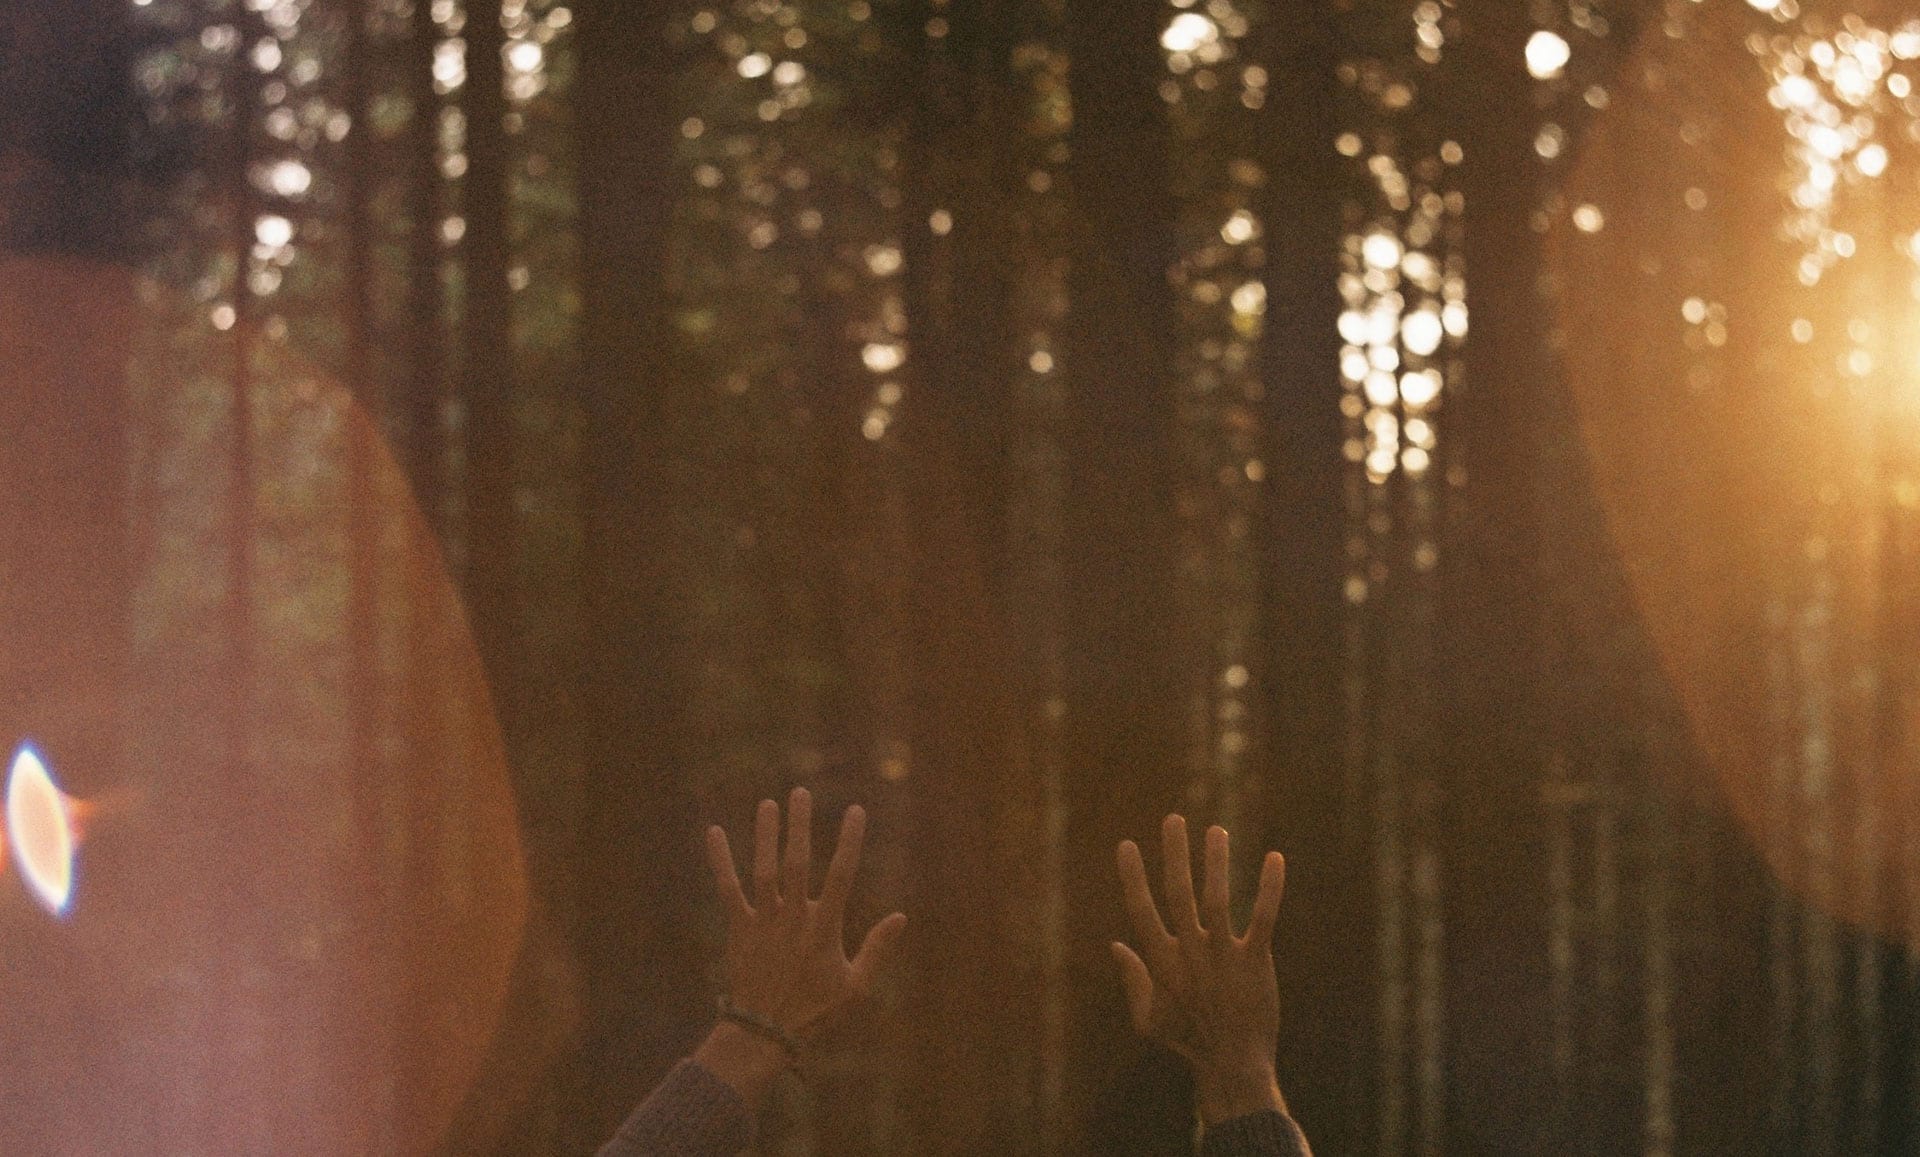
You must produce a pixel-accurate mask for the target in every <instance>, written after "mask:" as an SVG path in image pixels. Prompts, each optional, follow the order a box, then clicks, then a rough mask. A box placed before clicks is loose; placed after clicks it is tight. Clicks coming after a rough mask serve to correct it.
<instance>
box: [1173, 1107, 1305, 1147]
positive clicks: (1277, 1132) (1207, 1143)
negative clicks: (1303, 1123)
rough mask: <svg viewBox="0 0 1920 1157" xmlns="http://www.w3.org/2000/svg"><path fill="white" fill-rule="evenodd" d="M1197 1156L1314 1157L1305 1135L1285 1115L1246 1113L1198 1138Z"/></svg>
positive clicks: (1221, 1123)
mask: <svg viewBox="0 0 1920 1157" xmlns="http://www.w3.org/2000/svg"><path fill="white" fill-rule="evenodd" d="M1200 1157H1313V1155H1312V1153H1311V1152H1310V1151H1309V1150H1308V1149H1307V1138H1306V1134H1304V1133H1302V1132H1301V1131H1300V1126H1298V1125H1296V1124H1294V1123H1293V1118H1291V1117H1289V1116H1287V1115H1286V1114H1285V1113H1277V1112H1272V1111H1269V1112H1265V1113H1249V1114H1248V1115H1246V1116H1244V1117H1235V1118H1233V1119H1232V1120H1230V1121H1222V1122H1220V1123H1219V1124H1218V1125H1214V1126H1212V1127H1211V1128H1209V1129H1208V1130H1207V1131H1206V1133H1205V1134H1204V1135H1202V1137H1201V1138H1200Z"/></svg>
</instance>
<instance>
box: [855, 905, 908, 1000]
mask: <svg viewBox="0 0 1920 1157" xmlns="http://www.w3.org/2000/svg"><path fill="white" fill-rule="evenodd" d="M906 927H907V916H906V913H904V912H895V913H894V914H893V915H891V916H888V917H887V918H886V919H884V920H882V921H880V923H878V924H875V925H874V926H873V927H872V928H871V929H869V930H868V931H867V938H866V939H865V940H863V941H861V942H860V951H858V952H856V953H854V956H853V960H852V962H851V963H850V964H848V966H847V968H848V973H849V979H850V980H851V981H852V983H853V990H854V991H855V992H858V993H860V994H861V995H862V996H864V995H866V994H867V993H868V992H869V991H871V989H872V987H873V976H874V973H876V972H878V971H879V970H880V967H881V965H883V964H885V963H886V962H887V960H888V958H889V957H891V956H892V955H893V948H894V943H895V942H896V941H898V940H899V939H900V933H901V932H903V931H905V930H906Z"/></svg>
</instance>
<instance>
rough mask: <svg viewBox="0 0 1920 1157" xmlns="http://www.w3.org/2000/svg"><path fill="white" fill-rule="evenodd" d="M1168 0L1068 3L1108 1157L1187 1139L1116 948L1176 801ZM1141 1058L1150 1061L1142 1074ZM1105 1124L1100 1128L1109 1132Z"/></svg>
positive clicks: (1076, 401)
mask: <svg viewBox="0 0 1920 1157" xmlns="http://www.w3.org/2000/svg"><path fill="white" fill-rule="evenodd" d="M1164 12H1165V9H1164V7H1163V6H1162V5H1160V4H1157V3H1151V2H1148V0H1124V2H1120V3H1113V2H1100V3H1093V2H1084V0H1083V2H1079V3H1069V4H1068V5H1067V16H1068V33H1069V39H1068V43H1069V46H1070V49H1071V53H1072V67H1071V72H1070V75H1071V78H1072V99H1073V108H1074V119H1073V131H1072V133H1071V135H1070V138H1069V142H1070V145H1071V148H1072V157H1073V162H1072V165H1071V167H1070V169H1069V175H1070V180H1071V184H1072V195H1073V197H1074V199H1075V205H1076V207H1077V210H1078V234H1077V236H1076V238H1075V244H1074V246H1073V252H1072V255H1071V258H1072V269H1073V272H1072V275H1071V278H1070V281H1069V291H1070V294H1071V298H1072V312H1071V314H1070V315H1069V319H1068V323H1067V326H1066V327H1065V328H1066V343H1065V344H1066V352H1067V364H1068V366H1069V372H1070V373H1071V374H1072V380H1073V383H1074V386H1073V392H1072V394H1071V395H1070V397H1069V400H1068V403H1067V411H1068V412H1067V436H1066V450H1067V470H1068V479H1067V489H1066V542H1065V556H1066V557H1065V558H1064V559H1063V564H1064V567H1065V572H1066V584H1065V585H1066V590H1067V603H1066V611H1067V614H1066V619H1067V639H1066V643H1067V655H1068V660H1067V663H1068V666H1067V678H1068V686H1067V702H1066V705H1065V706H1066V712H1067V736H1068V738H1067V753H1068V760H1069V768H1070V771H1069V775H1070V782H1069V789H1068V798H1069V802H1068V809H1069V810H1068V817H1067V822H1068V830H1069V833H1070V834H1069V837H1068V841H1067V848H1068V854H1067V864H1068V868H1067V873H1068V874H1067V880H1068V887H1067V891H1066V897H1067V905H1068V911H1069V912H1070V913H1072V914H1073V915H1072V919H1071V921H1070V923H1069V924H1068V926H1067V928H1066V935H1067V936H1068V937H1069V939H1070V943H1071V945H1072V947H1071V948H1070V949H1069V950H1068V951H1069V959H1070V962H1071V963H1070V965H1069V970H1068V975H1069V977H1070V978H1071V982H1072V987H1073V988H1074V990H1075V991H1077V992H1079V993H1081V994H1083V997H1082V1003H1081V1004H1080V1006H1079V1009H1080V1015H1079V1018H1078V1020H1077V1023H1076V1024H1075V1026H1074V1034H1073V1036H1074V1040H1075V1045H1076V1049H1077V1052H1078V1057H1077V1063H1076V1064H1075V1066H1074V1067H1075V1068H1076V1069H1077V1070H1078V1072H1077V1074H1076V1076H1077V1080H1076V1081H1075V1084H1076V1085H1077V1089H1075V1090H1074V1092H1073V1093H1072V1094H1070V1101H1069V1104H1070V1106H1071V1108H1072V1111H1076V1112H1078V1113H1081V1114H1086V1115H1087V1118H1086V1119H1087V1120H1088V1121H1089V1128H1090V1130H1091V1140H1092V1143H1093V1145H1094V1147H1095V1148H1098V1149H1100V1150H1101V1151H1102V1152H1110V1153H1130V1152H1150V1151H1155V1150H1156V1147H1158V1146H1162V1145H1165V1144H1168V1143H1170V1141H1171V1140H1172V1138H1174V1137H1176V1136H1178V1135H1180V1134H1181V1133H1182V1132H1183V1131H1184V1130H1183V1127H1182V1125H1181V1120H1180V1119H1181V1116H1182V1108H1183V1107H1184V1106H1176V1105H1172V1104H1168V1103H1166V1093H1165V1092H1164V1090H1166V1089H1168V1088H1170V1087H1177V1080H1176V1079H1175V1076H1174V1074H1175V1073H1176V1072H1177V1071H1178V1070H1177V1068H1175V1067H1172V1066H1170V1065H1169V1064H1168V1062H1167V1059H1166V1058H1164V1057H1162V1056H1160V1055H1159V1054H1148V1055H1147V1059H1146V1060H1144V1061H1141V1062H1138V1063H1135V1062H1134V1061H1131V1060H1128V1059H1126V1058H1129V1057H1132V1056H1138V1055H1139V1054H1135V1053H1129V1052H1125V1051H1117V1050H1116V1047H1115V1046H1116V1045H1117V1044H1118V1043H1119V1040H1118V1039H1117V1038H1118V1036H1119V1034H1120V1033H1121V1032H1122V1031H1123V1026H1124V1025H1125V1023H1126V1022H1125V1016H1124V1013H1123V1012H1122V1011H1121V1008H1120V1005H1119V996H1118V989H1117V987H1116V985H1115V983H1114V977H1113V975H1112V972H1113V963H1112V959H1111V957H1110V956H1109V955H1108V953H1107V952H1106V950H1105V945H1104V941H1106V940H1108V939H1111V938H1112V937H1113V936H1114V935H1115V934H1116V933H1117V932H1118V931H1119V930H1120V929H1121V927H1122V920H1121V918H1120V912H1119V903H1118V899H1117V896H1116V894H1115V889H1114V887H1113V886H1112V875H1111V873H1110V872H1109V871H1108V870H1107V865H1108V864H1109V863H1110V862H1111V859H1112V856H1113V844H1114V841H1115V839H1116V838H1117V836H1118V835H1121V834H1125V835H1130V836H1133V837H1135V838H1144V839H1146V840H1147V841H1148V844H1149V845H1150V844H1151V843H1152V842H1154V837H1153V836H1152V835H1151V833H1156V832H1157V831H1158V824H1157V822H1156V820H1157V818H1158V816H1159V815H1161V814H1164V813H1165V812H1167V811H1169V810H1172V809H1173V808H1175V807H1177V806H1179V804H1180V801H1181V799H1182V798H1183V795H1182V787H1183V786H1184V785H1183V783H1182V774H1181V769H1182V766H1183V763H1184V761H1183V759H1182V751H1183V746H1182V743H1181V734H1182V731H1181V714H1180V700H1181V695H1180V688H1181V686H1182V682H1181V673H1180V672H1179V671H1178V670H1176V669H1175V656H1176V653H1177V651H1176V647H1175V646H1174V642H1175V639H1176V630H1177V628H1176V624H1175V623H1174V622H1173V621H1172V620H1173V615H1172V612H1171V609H1170V608H1171V607H1172V605H1173V603H1174V598H1175V593H1174V592H1175V587H1174V576H1175V567H1176V563H1175V557H1174V554H1175V549H1176V543H1177V534H1176V527H1175V521H1174V488H1175V477H1176V473H1175V472H1176V467H1175V464H1174V451H1173V437H1174V423H1175V413H1174V406H1173V397H1174V395H1173V388H1172V382H1173V352H1172V351H1173V335H1172V333H1171V325H1172V317H1173V310H1172V302H1171V300H1170V294H1169V291H1168V287H1167V271H1168V269H1169V267H1170V263H1171V257H1172V251H1171V245H1172V238H1173V201H1172V197H1171V195H1170V193H1169V189H1168V180H1167V168H1166V166H1167V164H1168V139H1167V124H1166V116H1165V112H1164V109H1163V107H1162V104H1161V98H1160V95H1159V92H1158V89H1157V86H1156V80H1157V77H1158V75H1159V72H1160V67H1161V65H1160V60H1159V57H1158V52H1159V38H1160V21H1161V18H1162V16H1163V14H1164ZM1142 1066H1144V1067H1142ZM1096 1118H1097V1121H1096Z"/></svg>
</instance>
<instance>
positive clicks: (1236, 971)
mask: <svg viewBox="0 0 1920 1157" xmlns="http://www.w3.org/2000/svg"><path fill="white" fill-rule="evenodd" d="M1160 839H1161V851H1162V854H1163V856H1164V860H1165V879H1164V882H1163V885H1162V886H1163V889H1164V892H1165V896H1166V902H1167V910H1168V912H1169V913H1170V914H1171V915H1172V917H1173V924H1174V931H1173V932H1172V933H1169V932H1168V931H1167V926H1166V925H1165V924H1163V923H1162V922H1161V920H1160V912H1159V909H1157V908H1156V907H1154V903H1153V893H1152V892H1151V891H1150V890H1149V889H1148V886H1147V869H1146V865H1145V864H1143V863H1142V862H1141V859H1140V848H1139V847H1138V846H1137V845H1136V844H1135V843H1134V842H1133V841H1132V840H1126V841H1123V842H1122V843H1121V844H1120V847H1119V850H1118V857H1117V858H1118V860H1119V866H1120V882H1121V887H1122V888H1123V890H1124V893H1125V896H1126V904H1127V914H1128V915H1129V916H1130V917H1131V918H1132V921H1133V928H1134V932H1135V934H1136V935H1137V936H1138V937H1139V939H1140V944H1141V951H1140V952H1139V953H1137V954H1136V953H1135V952H1134V951H1133V950H1132V949H1131V948H1128V947H1127V946H1126V945H1124V944H1121V943H1119V942H1118V941H1116V942H1114V945H1113V955H1114V958H1115V959H1116V960H1118V961H1119V963H1120V980H1121V983H1122V984H1123V985H1124V986H1125V988H1126V993H1127V1009H1128V1011H1129V1012H1130V1013H1131V1014H1132V1017H1133V1027H1134V1028H1135V1029H1137V1030H1138V1031H1139V1032H1140V1033H1141V1034H1142V1035H1143V1036H1148V1037H1152V1038H1153V1039H1155V1040H1157V1041H1159V1042H1161V1043H1162V1044H1164V1045H1166V1046H1167V1047H1168V1048H1170V1049H1172V1050H1173V1051H1174V1052H1177V1053H1179V1054H1180V1055H1181V1056H1183V1057H1185V1058H1186V1059H1187V1062H1188V1063H1189V1064H1190V1065H1192V1066H1193V1075H1194V1093H1195V1096H1196V1097H1197V1099H1198V1101H1199V1108H1200V1119H1201V1121H1202V1122H1203V1123H1204V1124H1207V1125H1212V1124H1215V1123H1217V1122H1219V1121H1223V1120H1226V1119H1228V1118H1231V1117H1238V1116H1244V1115H1246V1114H1248V1113H1255V1112H1259V1111H1261V1110H1264V1109H1276V1110H1279V1111H1281V1112H1285V1111H1286V1105H1285V1102H1284V1101H1283V1100H1282V1099H1281V1097H1280V1087H1279V1084H1278V1083H1277V1081H1276V1080H1275V1078H1274V1053H1275V1051H1276V1050H1277V1049H1278V1047H1279V1043H1280V991H1279V986H1278V984H1277V983H1276V981H1275V979H1274V970H1273V922H1274V919H1275V917H1276V916H1278V914H1279V911H1280V895H1281V892H1282V891H1283V890H1284V888H1285V884H1286V861H1285V859H1283V858H1282V857H1281V855H1280V853H1278V852H1268V853H1267V858H1266V862H1265V863H1264V864H1263V865H1262V866H1261V870H1260V890H1259V892H1258V893H1257V894H1256V895H1255V897H1254V901H1253V914H1252V917H1251V918H1250V919H1249V921H1248V923H1247V934H1246V935H1245V936H1241V937H1235V936H1234V934H1233V917H1232V915H1231V914H1230V912H1229V910H1228V907H1227V833H1226V830H1225V829H1224V828H1220V827H1212V828H1208V829H1207V842H1206V882H1205V888H1204V891H1203V893H1202V902H1201V904H1200V905H1198V906H1196V905H1195V903H1194V896H1193V874H1192V869H1191V867H1190V865H1189V857H1190V854H1191V853H1190V851H1189V849H1188V847H1187V821H1186V820H1185V819H1184V818H1182V817H1180V816H1177V815H1170V816H1168V817H1167V819H1166V822H1165V823H1163V824H1162V825H1161V827H1160ZM1202 915H1204V916H1205V918H1206V926H1205V927H1202V926H1201V923H1200V920H1201V917H1202ZM1143 957H1144V959H1143Z"/></svg>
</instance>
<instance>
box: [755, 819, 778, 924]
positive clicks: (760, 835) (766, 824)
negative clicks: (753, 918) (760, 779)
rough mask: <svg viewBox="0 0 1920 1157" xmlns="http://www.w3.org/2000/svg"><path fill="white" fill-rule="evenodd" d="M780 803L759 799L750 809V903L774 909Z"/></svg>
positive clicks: (762, 907) (776, 902)
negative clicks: (751, 855)
mask: <svg viewBox="0 0 1920 1157" xmlns="http://www.w3.org/2000/svg"><path fill="white" fill-rule="evenodd" d="M779 865H780V805H779V804H777V803H774V802H773V801H772V800H770V799H763V800H761V801H760V807H759V808H758V809H757V810H756V811H755V812H754V813H753V906H754V907H755V908H757V909H759V910H760V911H762V912H773V911H775V910H776V909H778V908H779V906H780V867H779Z"/></svg>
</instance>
